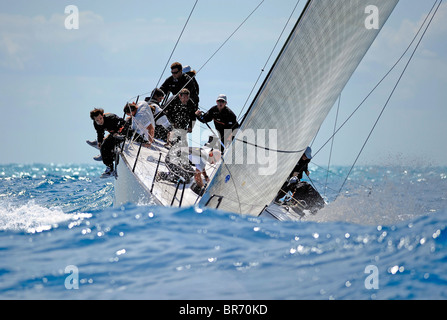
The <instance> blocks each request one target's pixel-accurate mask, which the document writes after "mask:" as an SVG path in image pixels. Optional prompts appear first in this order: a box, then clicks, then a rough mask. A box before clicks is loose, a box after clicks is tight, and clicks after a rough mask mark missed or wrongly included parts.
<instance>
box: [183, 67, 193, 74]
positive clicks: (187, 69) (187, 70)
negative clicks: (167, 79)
mask: <svg viewBox="0 0 447 320" xmlns="http://www.w3.org/2000/svg"><path fill="white" fill-rule="evenodd" d="M189 71H191V66H184V67H183V73H188V72H189Z"/></svg>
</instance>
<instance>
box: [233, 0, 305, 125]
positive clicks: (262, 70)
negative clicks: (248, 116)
mask: <svg viewBox="0 0 447 320" xmlns="http://www.w3.org/2000/svg"><path fill="white" fill-rule="evenodd" d="M300 1H301V0H298V1H297V2H296V4H295V7H294V8H293V10H292V13H291V14H290V16H289V19H287V22H286V24H285V26H284V28H283V29H282V31H281V33H280V35H279V37H278V39H277V40H276V43H275V45H274V46H273V49H272V51H271V52H270V55H269V57H268V58H267V61H266V62H265V64H264V67H263V68H262V69H261V72H260V73H259V76H258V79H256V82H255V84H254V85H253V88H252V89H251V91H250V93H249V95H248V97H247V100H245V103H244V106H243V107H242V109H241V111H240V112H239V115H238V116H237V118H238V121H240V120H241V119H240V117H241V115H242V112H243V111H244V109H245V107H246V106H247V103H248V100H250V97H251V95H252V93H253V91H254V90H255V88H256V86H257V85H258V82H259V80H260V79H261V76H262V74H263V73H264V71H265V68H267V65H268V63H269V61H270V59H271V58H272V56H273V53H274V52H275V50H276V47H277V46H278V43H279V41H280V40H281V38H282V35H283V34H284V32H285V31H286V29H287V26H288V25H289V22H290V20H291V19H292V17H293V14H294V13H295V11H296V8H297V7H298V5H299V3H300Z"/></svg>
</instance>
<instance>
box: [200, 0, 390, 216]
mask: <svg viewBox="0 0 447 320" xmlns="http://www.w3.org/2000/svg"><path fill="white" fill-rule="evenodd" d="M397 3H398V0H337V1H330V0H310V1H308V3H307V5H306V8H305V9H304V11H303V13H302V15H301V17H300V19H299V21H298V22H297V24H296V25H295V27H294V29H293V31H292V33H291V35H290V36H289V39H288V40H287V42H286V44H285V46H284V48H283V49H282V51H281V53H280V55H279V57H278V58H277V60H276V62H275V64H274V65H273V67H272V69H271V71H270V73H269V74H268V76H267V78H266V80H265V81H264V83H263V85H262V87H261V89H260V91H259V92H258V94H257V96H256V98H255V99H254V101H253V103H252V105H251V107H250V110H249V112H248V113H247V115H246V118H245V120H244V121H243V123H242V126H241V129H240V131H239V133H238V135H237V136H236V138H235V140H234V141H233V144H232V146H231V149H230V150H229V151H228V152H227V153H226V154H225V156H224V162H223V164H222V166H221V167H220V168H219V169H218V172H217V173H216V175H215V177H214V179H213V181H212V182H211V184H210V186H209V187H208V189H207V192H206V193H205V195H204V196H203V198H202V199H201V202H200V204H201V205H208V206H210V207H216V206H217V205H218V204H219V209H222V210H226V211H230V212H238V213H242V214H250V215H259V214H260V213H261V211H262V210H263V209H264V207H265V206H266V205H268V204H269V203H270V201H271V200H272V199H273V198H274V196H275V195H276V193H277V191H278V190H279V189H280V187H281V185H282V183H283V182H284V181H285V180H286V178H287V176H288V175H289V173H290V172H291V170H292V169H293V167H294V166H295V164H296V163H297V161H298V159H299V157H300V156H301V155H302V153H303V152H304V150H305V148H306V147H307V146H308V145H309V143H310V142H311V141H312V139H313V138H314V137H315V135H316V134H317V132H318V129H319V127H320V126H321V124H322V123H323V121H324V119H325V118H326V116H327V114H328V113H329V111H330V109H331V108H332V106H333V105H334V103H335V101H336V99H337V97H338V96H339V94H340V93H341V92H342V90H343V88H344V87H345V85H346V83H347V82H348V81H349V79H350V77H351V76H352V74H353V72H354V71H355V69H356V68H357V66H358V65H359V63H360V61H361V60H362V59H363V57H364V55H365V54H366V52H367V51H368V49H369V47H370V46H371V44H372V43H373V41H374V39H375V38H376V36H377V35H378V33H379V31H380V29H381V27H382V26H383V25H384V23H385V22H386V20H387V19H388V17H389V15H390V14H391V12H392V11H393V9H394V7H395V6H396V4H397ZM374 19H379V24H378V27H379V28H375V27H374V23H371V21H372V20H374ZM372 22H374V21H372Z"/></svg>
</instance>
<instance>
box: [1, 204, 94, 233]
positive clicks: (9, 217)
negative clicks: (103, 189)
mask: <svg viewBox="0 0 447 320" xmlns="http://www.w3.org/2000/svg"><path fill="white" fill-rule="evenodd" d="M90 217H91V215H90V214H83V213H77V214H67V213H64V212H63V211H62V210H61V209H60V208H57V207H55V208H45V207H42V206H40V205H38V204H36V203H35V202H34V201H30V202H28V203H27V204H24V205H14V204H10V203H6V204H5V203H0V231H8V230H9V231H25V232H27V233H39V232H43V231H48V230H51V229H53V228H57V227H58V226H59V224H60V223H64V222H67V221H71V220H73V221H78V220H79V219H83V218H90ZM70 225H71V224H70Z"/></svg>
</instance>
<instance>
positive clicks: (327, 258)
mask: <svg viewBox="0 0 447 320" xmlns="http://www.w3.org/2000/svg"><path fill="white" fill-rule="evenodd" d="M311 167H312V169H311V175H310V176H311V179H312V183H314V185H315V187H316V188H317V189H318V190H319V191H320V193H322V194H325V195H326V198H327V200H328V204H327V205H326V206H325V208H324V209H322V210H320V211H319V212H318V213H317V214H316V215H313V216H307V217H305V218H303V219H302V220H301V221H295V222H280V221H276V220H274V219H270V218H268V217H257V218H256V217H248V216H241V215H238V214H235V213H228V212H222V211H219V210H213V209H201V208H196V207H191V208H164V207H158V206H137V205H134V204H127V205H124V206H121V207H117V208H115V207H113V194H114V186H113V180H112V179H108V180H103V179H100V178H99V176H100V174H101V173H102V171H103V170H104V168H103V166H101V165H76V164H67V165H57V164H34V165H20V164H11V165H0V299H64V300H65V299H70V300H71V299H151V300H152V299H157V300H171V299H176V300H190V299H191V300H203V299H217V300H245V299H249V300H251V299H253V300H297V299H309V300H331V299H334V300H351V299H355V300H357V299H359V300H371V299H372V300H382V299H383V300H388V299H446V298H447V267H446V266H447V264H446V263H447V230H446V225H447V167H425V168H424V167H418V168H406V167H404V166H373V167H358V168H356V169H355V170H354V171H353V173H352V174H351V176H350V178H349V180H348V183H347V184H346V188H345V189H343V190H342V192H341V194H340V195H338V196H337V194H338V188H339V187H340V185H341V182H342V181H343V179H344V176H346V173H347V172H348V170H349V168H348V167H335V168H332V169H331V173H330V174H329V175H328V176H327V174H326V171H325V170H323V169H322V168H321V167H315V166H311ZM326 179H327V180H328V183H327V184H326ZM325 186H327V188H326V187H325Z"/></svg>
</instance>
